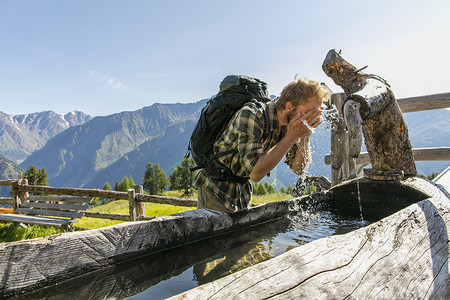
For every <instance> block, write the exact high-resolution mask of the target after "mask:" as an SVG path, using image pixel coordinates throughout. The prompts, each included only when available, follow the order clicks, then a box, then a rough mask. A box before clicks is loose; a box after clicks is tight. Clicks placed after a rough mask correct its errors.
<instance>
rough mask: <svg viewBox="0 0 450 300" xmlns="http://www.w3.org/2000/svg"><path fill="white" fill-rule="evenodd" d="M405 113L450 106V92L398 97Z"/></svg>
mask: <svg viewBox="0 0 450 300" xmlns="http://www.w3.org/2000/svg"><path fill="white" fill-rule="evenodd" d="M397 102H398V105H399V106H400V109H401V110H402V112H403V113H407V112H414V111H423V110H431V109H442V108H448V107H450V93H443V94H434V95H425V96H418V97H410V98H401V99H397Z"/></svg>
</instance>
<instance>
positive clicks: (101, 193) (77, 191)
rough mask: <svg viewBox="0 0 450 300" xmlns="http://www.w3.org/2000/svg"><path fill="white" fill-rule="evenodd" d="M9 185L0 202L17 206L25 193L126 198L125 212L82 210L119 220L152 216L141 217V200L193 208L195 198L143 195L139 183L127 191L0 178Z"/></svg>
mask: <svg viewBox="0 0 450 300" xmlns="http://www.w3.org/2000/svg"><path fill="white" fill-rule="evenodd" d="M7 185H10V186H11V191H12V194H13V197H12V198H0V204H12V205H13V207H17V206H18V205H17V203H19V201H21V202H23V201H27V198H28V193H33V194H39V195H67V196H89V197H99V198H106V199H115V200H128V202H129V212H130V213H129V214H107V213H100V212H91V211H83V213H84V214H85V216H86V217H91V218H100V219H110V220H121V221H136V220H149V219H152V218H153V217H146V216H145V202H150V203H159V204H169V205H175V206H187V207H196V206H197V200H191V199H182V198H175V197H164V196H156V195H146V194H144V192H143V188H142V186H135V188H134V189H129V190H128V192H119V191H106V190H99V189H82V188H59V187H51V186H39V185H28V184H27V183H26V180H22V179H19V180H0V186H7Z"/></svg>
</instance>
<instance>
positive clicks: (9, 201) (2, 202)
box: [0, 197, 14, 204]
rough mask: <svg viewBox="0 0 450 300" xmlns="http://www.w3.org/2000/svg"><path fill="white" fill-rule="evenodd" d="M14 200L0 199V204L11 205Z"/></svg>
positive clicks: (8, 198)
mask: <svg viewBox="0 0 450 300" xmlns="http://www.w3.org/2000/svg"><path fill="white" fill-rule="evenodd" d="M13 203H14V199H13V198H11V197H0V204H13Z"/></svg>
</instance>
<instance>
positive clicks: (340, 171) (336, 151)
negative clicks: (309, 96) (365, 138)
mask: <svg viewBox="0 0 450 300" xmlns="http://www.w3.org/2000/svg"><path fill="white" fill-rule="evenodd" d="M344 100H345V94H344V93H336V94H332V95H331V104H333V105H335V106H336V108H337V110H338V111H339V115H340V118H339V119H338V121H336V123H335V124H334V126H333V127H332V129H331V186H335V185H336V184H338V183H340V182H342V181H343V180H346V179H347V178H348V177H349V176H350V169H351V167H352V166H350V164H351V163H353V161H349V145H348V132H347V130H346V127H345V123H344V119H343V118H342V116H343V113H342V104H343V102H344Z"/></svg>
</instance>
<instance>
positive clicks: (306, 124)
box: [302, 120, 316, 133]
mask: <svg viewBox="0 0 450 300" xmlns="http://www.w3.org/2000/svg"><path fill="white" fill-rule="evenodd" d="M302 121H303V124H305V126H306V127H308V129H309V131H311V133H314V131H316V129H315V128H314V127H312V126H311V125H309V124H308V122H306V120H302Z"/></svg>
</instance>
